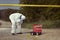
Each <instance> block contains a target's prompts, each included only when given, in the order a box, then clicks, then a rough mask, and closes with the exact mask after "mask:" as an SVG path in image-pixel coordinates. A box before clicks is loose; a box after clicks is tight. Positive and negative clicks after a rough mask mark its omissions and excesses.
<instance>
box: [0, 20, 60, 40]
mask: <svg viewBox="0 0 60 40" xmlns="http://www.w3.org/2000/svg"><path fill="white" fill-rule="evenodd" d="M0 22H1V23H2V25H0V40H60V29H43V32H42V35H40V36H32V35H30V33H29V32H31V31H32V29H26V28H22V32H23V34H16V35H11V33H10V31H11V28H10V23H9V22H4V21H0Z"/></svg>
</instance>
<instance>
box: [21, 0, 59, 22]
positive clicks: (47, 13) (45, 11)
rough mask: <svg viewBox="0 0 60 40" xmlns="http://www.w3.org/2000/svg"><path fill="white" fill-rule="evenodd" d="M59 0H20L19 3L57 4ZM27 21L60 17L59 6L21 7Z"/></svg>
mask: <svg viewBox="0 0 60 40" xmlns="http://www.w3.org/2000/svg"><path fill="white" fill-rule="evenodd" d="M59 1H60V0H20V4H40V5H59V4H60V2H59ZM21 11H22V13H23V14H24V15H26V16H27V21H29V22H30V21H38V20H57V19H60V16H59V15H60V8H46V7H45V8H42V7H40V8H38V7H21Z"/></svg>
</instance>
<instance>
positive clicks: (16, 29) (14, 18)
mask: <svg viewBox="0 0 60 40" xmlns="http://www.w3.org/2000/svg"><path fill="white" fill-rule="evenodd" d="M9 19H10V21H11V23H12V26H11V27H12V28H11V33H20V32H21V24H22V23H23V20H25V16H24V15H23V14H21V13H13V14H11V15H10V16H9Z"/></svg>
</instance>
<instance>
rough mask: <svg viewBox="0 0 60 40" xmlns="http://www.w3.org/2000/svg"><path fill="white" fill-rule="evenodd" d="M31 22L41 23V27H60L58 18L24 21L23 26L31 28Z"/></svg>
mask: <svg viewBox="0 0 60 40" xmlns="http://www.w3.org/2000/svg"><path fill="white" fill-rule="evenodd" d="M33 24H42V28H60V21H59V20H56V21H51V20H46V21H38V22H30V23H24V25H23V27H24V28H29V29H31V28H32V27H33V26H32V25H33Z"/></svg>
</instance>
